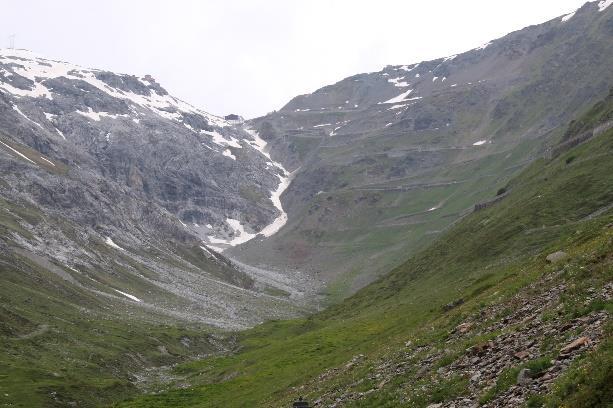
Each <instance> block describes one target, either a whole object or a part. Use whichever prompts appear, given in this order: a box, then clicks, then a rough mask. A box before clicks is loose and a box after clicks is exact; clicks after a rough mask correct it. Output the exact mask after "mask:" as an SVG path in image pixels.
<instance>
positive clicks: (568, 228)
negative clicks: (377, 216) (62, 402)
mask: <svg viewBox="0 0 613 408" xmlns="http://www.w3.org/2000/svg"><path fill="white" fill-rule="evenodd" d="M579 129H580V130H579ZM577 130H579V133H575V132H576V131H577ZM566 131H567V135H569V138H567V140H566V141H561V142H560V143H559V144H558V143H556V144H555V145H553V146H552V147H555V149H556V153H555V154H553V155H551V157H545V158H539V159H537V160H535V161H534V162H533V163H532V164H530V165H528V166H526V168H525V169H524V170H522V171H520V172H519V173H518V174H517V175H516V176H515V177H513V178H511V180H510V181H509V182H508V184H507V189H508V191H507V193H506V194H505V195H504V197H503V198H501V199H499V200H497V201H496V202H493V203H491V204H490V205H488V206H484V207H483V208H482V209H480V210H478V211H475V212H473V213H471V214H469V215H467V216H466V217H464V218H463V219H461V220H459V221H458V222H457V223H456V224H455V225H454V226H452V227H450V228H449V229H448V230H447V231H445V232H444V233H442V234H441V235H440V236H439V237H438V238H437V239H436V241H434V242H433V243H432V244H430V245H429V246H428V247H427V248H425V249H424V250H422V251H419V252H418V253H416V254H415V255H413V256H411V257H409V258H408V259H407V260H405V262H403V263H402V264H401V265H399V266H398V267H396V268H394V269H393V270H391V271H390V273H389V274H387V275H385V276H383V277H381V278H380V279H378V280H376V281H375V282H374V283H372V284H370V285H368V286H367V287H365V288H363V289H362V290H360V291H358V292H357V293H356V294H355V295H353V296H351V297H349V298H347V299H346V300H344V301H343V302H340V303H338V304H336V305H334V306H331V307H329V308H328V309H326V310H325V311H322V312H320V313H317V314H314V315H311V316H309V317H308V318H303V319H294V320H291V321H277V322H268V323H265V324H263V325H261V326H258V327H256V328H253V329H250V330H248V331H245V332H243V333H242V336H241V339H240V344H242V345H243V348H242V349H240V350H238V351H237V352H236V353H234V354H232V355H228V356H224V357H220V358H213V359H203V360H201V361H195V362H190V363H187V364H180V365H179V366H177V367H176V368H175V370H174V371H173V373H174V374H175V375H176V378H174V379H171V380H169V381H168V383H167V384H168V386H169V390H168V391H166V392H163V393H159V394H152V395H145V396H139V397H137V398H133V399H131V400H128V401H126V402H124V403H122V404H120V405H119V406H121V407H129V408H137V407H147V408H154V407H164V408H169V407H192V406H198V407H209V406H210V407H220V406H223V407H243V406H258V407H285V406H291V403H292V401H295V400H296V399H298V397H299V396H302V397H304V399H305V400H306V401H309V402H310V403H311V406H315V407H401V406H402V407H420V408H421V407H428V408H443V407H444V408H451V407H456V408H457V407H462V408H469V407H478V406H481V407H573V408H584V407H607V406H609V405H610V401H611V399H612V398H613V395H612V390H611V387H610V384H611V379H612V378H613V369H612V367H613V364H611V363H612V357H613V353H612V346H613V337H612V333H613V330H612V329H613V326H612V323H611V311H612V310H613V309H612V306H613V303H612V299H613V284H612V282H613V178H612V177H611V174H613V89H611V91H610V93H609V94H608V96H607V97H606V98H605V99H604V100H602V101H599V102H598V103H597V104H596V105H594V106H593V107H592V108H590V109H588V110H587V112H585V113H584V114H583V115H581V116H580V117H577V118H576V120H574V121H573V122H571V124H570V126H568V127H567V128H566ZM568 140H574V142H573V143H570V144H569V143H567V141H568Z"/></svg>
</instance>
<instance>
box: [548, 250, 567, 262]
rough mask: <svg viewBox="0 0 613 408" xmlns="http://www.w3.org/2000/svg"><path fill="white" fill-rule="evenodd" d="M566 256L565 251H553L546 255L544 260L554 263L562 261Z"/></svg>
mask: <svg viewBox="0 0 613 408" xmlns="http://www.w3.org/2000/svg"><path fill="white" fill-rule="evenodd" d="M567 258H568V254H567V253H566V252H564V251H556V252H554V253H551V254H549V255H547V258H545V260H546V261H547V262H549V263H552V264H554V263H558V262H561V261H564V260H565V259H567Z"/></svg>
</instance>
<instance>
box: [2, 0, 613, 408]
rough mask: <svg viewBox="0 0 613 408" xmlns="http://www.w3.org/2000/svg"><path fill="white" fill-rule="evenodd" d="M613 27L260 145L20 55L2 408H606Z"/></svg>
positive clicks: (579, 24) (7, 91)
mask: <svg viewBox="0 0 613 408" xmlns="http://www.w3.org/2000/svg"><path fill="white" fill-rule="evenodd" d="M611 4H612V2H611V1H610V0H604V1H599V2H590V3H587V4H586V5H584V6H583V7H581V8H580V9H578V10H576V11H575V12H574V13H571V14H568V15H566V16H560V17H558V18H556V19H553V20H551V21H548V22H546V23H544V24H540V25H536V26H531V27H527V28H524V29H522V30H519V31H517V32H514V33H511V34H509V35H507V36H505V37H502V38H500V39H497V40H494V41H492V42H490V43H488V44H484V45H483V46H481V47H479V48H476V49H473V50H470V51H468V52H466V53H462V54H459V55H457V56H450V57H446V58H440V59H437V60H434V61H425V62H420V63H413V64H408V65H401V66H388V67H385V68H384V69H383V70H381V71H379V72H374V73H365V74H358V75H354V76H352V77H350V78H346V79H344V80H342V81H340V82H338V83H336V84H333V85H329V86H326V87H324V88H322V89H320V90H318V91H316V92H314V93H312V94H309V95H302V96H297V97H296V98H294V99H293V100H291V101H290V102H289V103H288V104H287V105H286V106H284V107H283V108H282V109H281V110H279V111H278V112H272V113H270V114H268V115H266V116H264V117H261V118H256V119H253V120H248V121H244V120H243V118H242V117H240V115H238V114H235V113H233V114H229V115H226V116H225V117H224V118H221V117H218V116H215V115H211V114H209V113H206V112H205V111H203V110H200V109H198V108H195V107H193V106H191V105H189V104H187V103H186V102H183V101H181V100H179V99H177V98H174V97H173V96H171V95H169V94H168V92H167V91H166V90H164V88H162V86H161V85H160V84H158V83H157V82H156V81H155V80H154V79H153V78H152V77H150V76H134V75H126V74H118V73H113V72H109V71H104V70H98V69H89V68H83V67H79V66H77V65H74V64H70V63H67V62H61V61H55V60H51V59H49V58H44V57H41V56H37V55H35V54H33V53H31V52H29V51H24V50H1V51H0V169H1V173H0V174H1V175H2V176H1V177H0V274H1V275H0V276H1V277H2V278H1V279H2V284H1V285H0V346H1V350H2V351H1V352H0V404H4V405H9V406H10V405H12V406H23V407H36V406H44V407H65V406H79V407H96V406H116V405H119V406H127V407H155V406H159V407H165V408H166V407H173V406H177V407H188V406H216V407H217V406H223V407H232V406H237V407H239V406H252V405H255V406H264V407H270V406H289V405H290V403H291V401H292V400H294V399H295V398H297V397H298V396H300V395H303V396H305V397H306V398H308V399H309V400H310V401H311V402H313V404H314V405H315V406H330V407H339V406H379V407H386V406H387V407H396V406H411V407H412V406H415V407H430V408H435V407H439V408H440V407H446V408H447V407H473V406H477V405H482V406H487V407H500V406H522V405H527V406H548V407H554V406H563V405H564V404H565V405H566V406H572V407H588V406H591V407H593V406H603V402H607V401H610V400H611V395H610V390H609V388H610V387H607V385H608V384H609V383H610V382H611V381H610V380H611V369H610V368H611V366H612V365H611V364H610V361H611V355H612V354H611V336H610V333H611V323H610V312H611V296H612V293H611V291H612V287H611V281H612V276H611V271H612V270H613V268H612V266H611V260H612V256H611V254H612V249H611V248H612V247H611V242H612V236H611V231H612V229H611V225H612V224H613V215H612V212H611V211H612V208H613V207H612V204H611V203H612V202H613V185H612V184H611V183H612V179H611V177H610V175H611V174H612V172H613V168H611V167H612V165H613V160H611V155H613V145H612V141H613V134H612V133H611V132H612V131H613V130H612V126H613V122H612V121H613V94H612V93H611V85H612V84H613V73H612V72H611V70H610V67H611V66H612V64H611V63H612V62H613V61H612V60H613V55H612V53H613V51H612V49H611V47H610V44H611V43H612V41H611V40H612V37H613V19H612V16H613V11H612V10H613V7H610V5H611ZM323 302H326V303H327V304H328V305H329V307H328V308H327V309H325V310H320V311H318V309H319V308H320V304H321V303H323ZM306 314H308V316H306ZM262 322H265V323H263V324H260V323H262ZM238 330H242V331H240V332H238ZM599 404H600V405H599Z"/></svg>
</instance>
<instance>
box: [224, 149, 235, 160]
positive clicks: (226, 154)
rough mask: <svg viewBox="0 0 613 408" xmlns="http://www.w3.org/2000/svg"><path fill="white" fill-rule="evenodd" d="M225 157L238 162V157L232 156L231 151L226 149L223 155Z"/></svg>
mask: <svg viewBox="0 0 613 408" xmlns="http://www.w3.org/2000/svg"><path fill="white" fill-rule="evenodd" d="M222 154H223V155H224V156H226V157H229V158H231V159H232V160H236V156H235V155H233V154H232V152H231V151H230V149H226V150H224V151H223V153H222Z"/></svg>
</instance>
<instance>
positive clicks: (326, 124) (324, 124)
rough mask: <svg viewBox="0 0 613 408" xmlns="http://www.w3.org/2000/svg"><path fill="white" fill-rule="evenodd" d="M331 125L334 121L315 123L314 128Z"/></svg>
mask: <svg viewBox="0 0 613 408" xmlns="http://www.w3.org/2000/svg"><path fill="white" fill-rule="evenodd" d="M330 125H332V123H322V124H319V125H315V126H313V127H314V128H318V127H322V126H330Z"/></svg>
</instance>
